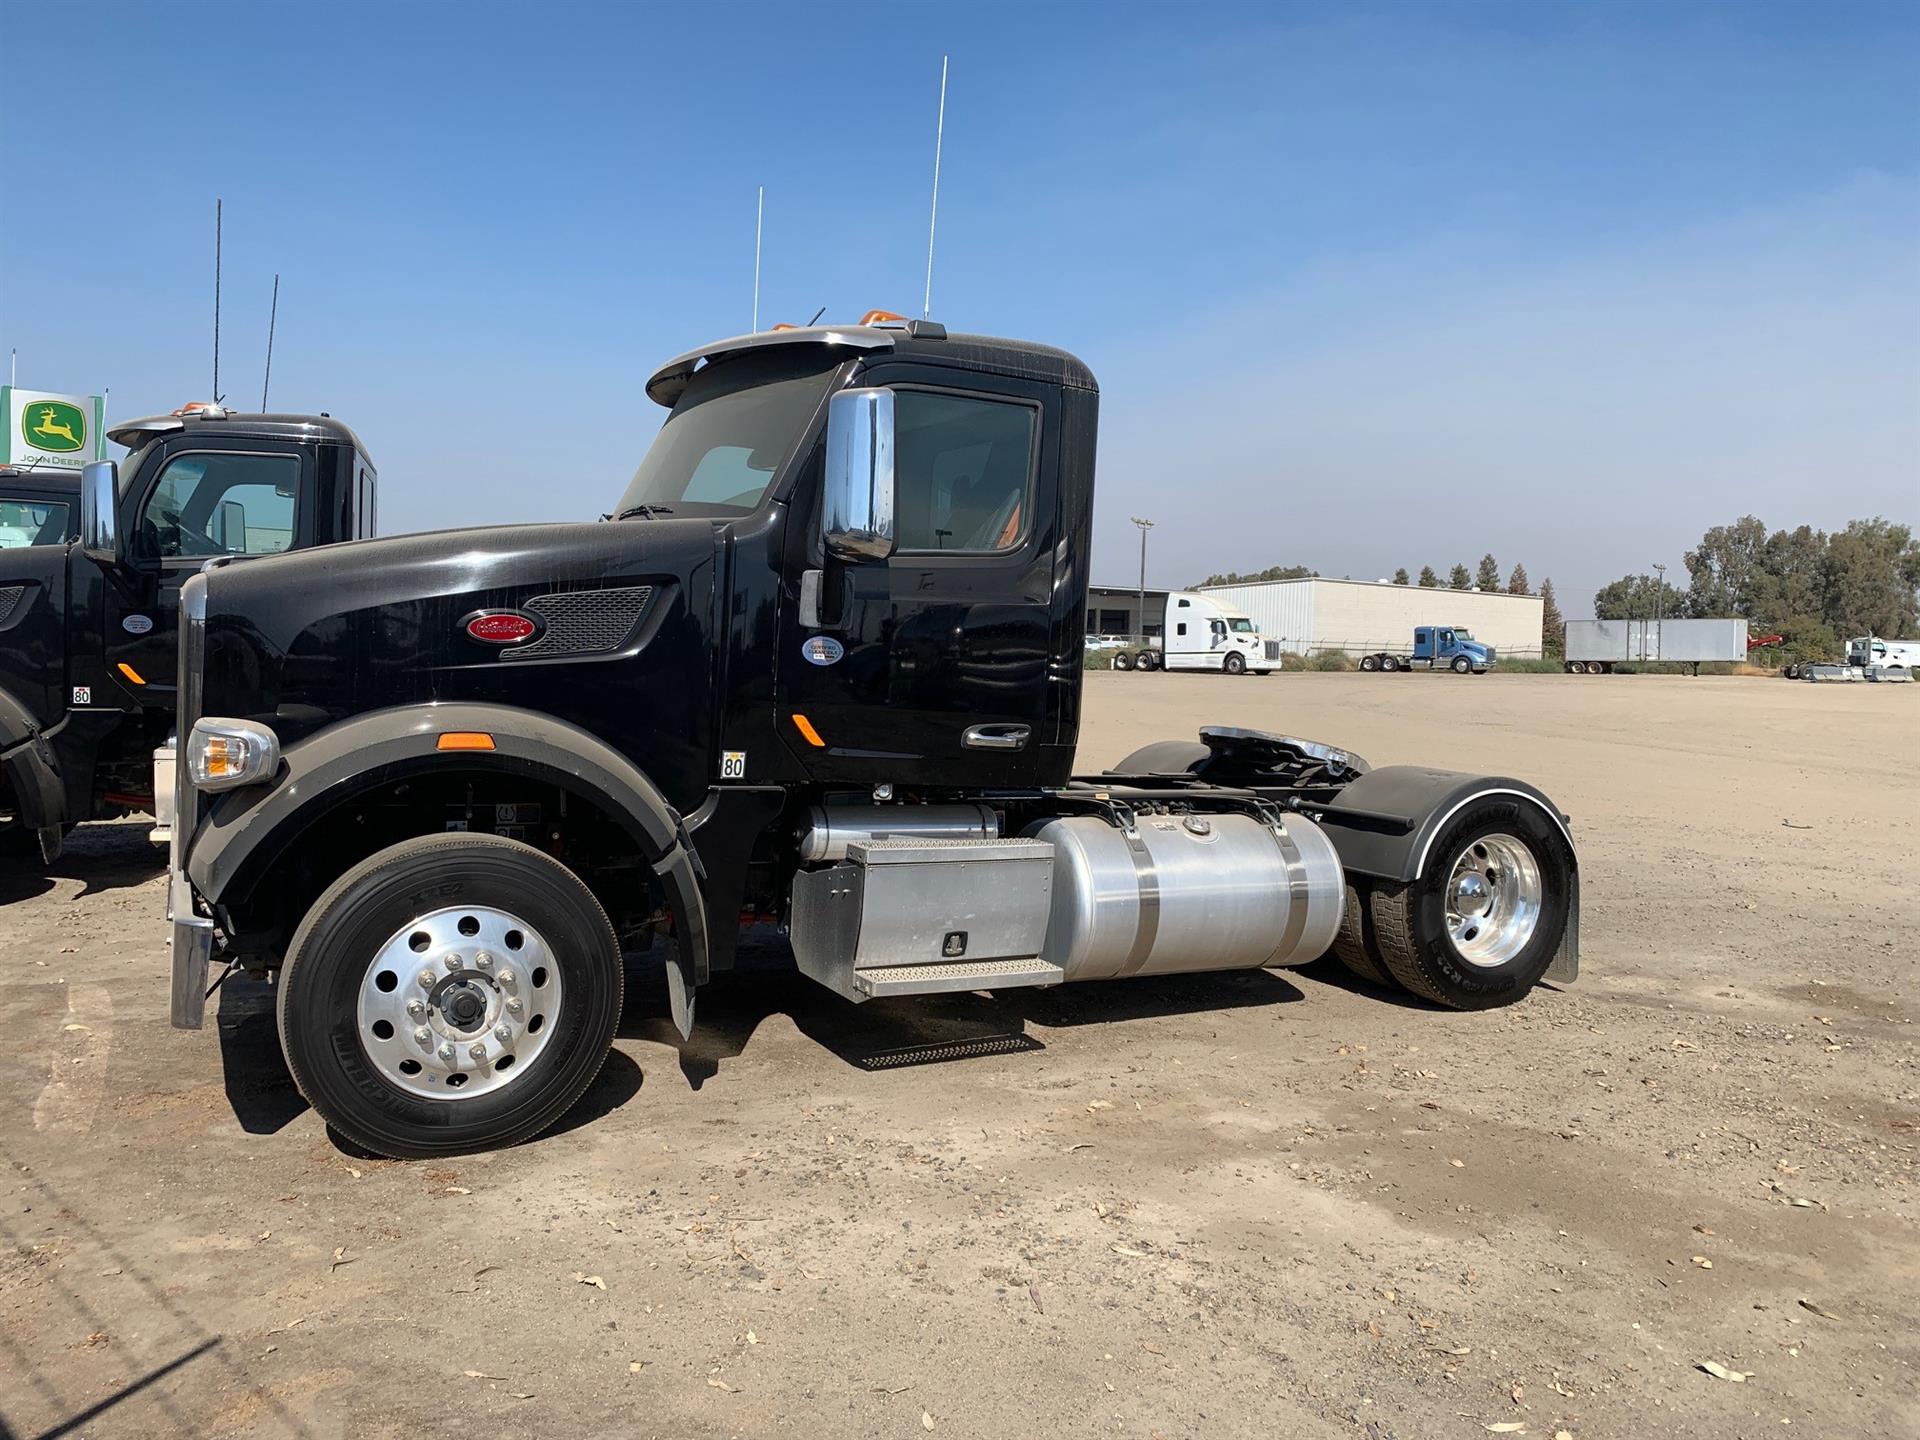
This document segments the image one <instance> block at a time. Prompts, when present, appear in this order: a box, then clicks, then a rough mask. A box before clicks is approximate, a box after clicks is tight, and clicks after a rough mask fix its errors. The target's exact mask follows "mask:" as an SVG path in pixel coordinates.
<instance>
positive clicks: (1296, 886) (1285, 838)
mask: <svg viewBox="0 0 1920 1440" xmlns="http://www.w3.org/2000/svg"><path fill="white" fill-rule="evenodd" d="M1267 828H1268V829H1269V831H1270V832H1271V833H1272V835H1273V843H1274V844H1276V845H1278V846H1279V847H1280V855H1281V858H1282V859H1284V860H1285V861H1286V862H1287V899H1288V904H1287V929H1286V933H1285V934H1284V935H1282V936H1281V937H1280V943H1279V945H1277V946H1276V947H1275V948H1274V952H1273V953H1274V954H1276V955H1291V954H1293V952H1294V951H1295V950H1296V949H1297V948H1298V947H1299V945H1300V937H1301V935H1303V934H1304V933H1305V932H1306V928H1307V891H1308V886H1307V866H1306V862H1305V861H1304V860H1302V859H1301V858H1300V847H1299V846H1298V845H1296V844H1294V843H1293V837H1292V836H1291V835H1289V834H1287V827H1286V825H1285V824H1284V823H1282V822H1281V821H1279V820H1275V821H1274V822H1273V823H1272V824H1271V825H1269V826H1268V827H1267Z"/></svg>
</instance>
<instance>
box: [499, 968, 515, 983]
mask: <svg viewBox="0 0 1920 1440" xmlns="http://www.w3.org/2000/svg"><path fill="white" fill-rule="evenodd" d="M519 982H520V977H519V976H518V975H516V974H514V973H513V971H511V970H502V971H501V972H500V983H501V984H502V985H517V984H518V983H519Z"/></svg>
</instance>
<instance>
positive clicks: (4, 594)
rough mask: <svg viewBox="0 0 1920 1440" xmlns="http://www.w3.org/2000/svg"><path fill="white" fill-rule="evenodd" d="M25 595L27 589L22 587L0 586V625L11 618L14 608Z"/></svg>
mask: <svg viewBox="0 0 1920 1440" xmlns="http://www.w3.org/2000/svg"><path fill="white" fill-rule="evenodd" d="M26 593H27V587H26V586H24V585H0V625H4V624H6V623H7V621H9V620H11V619H12V618H13V611H14V607H15V606H17V605H18V604H19V603H20V597H21V596H22V595H24V594H26Z"/></svg>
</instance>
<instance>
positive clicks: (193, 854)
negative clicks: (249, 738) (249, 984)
mask: <svg viewBox="0 0 1920 1440" xmlns="http://www.w3.org/2000/svg"><path fill="white" fill-rule="evenodd" d="M449 731H478V732H483V733H485V734H487V735H490V736H492V737H493V745H494V748H493V749H491V750H440V749H438V748H437V744H438V740H439V737H440V736H441V735H442V734H444V733H447V732H449ZM453 766H458V767H459V768H461V769H467V770H471V769H476V768H478V769H488V770H496V771H499V772H500V773H502V774H508V775H521V776H526V777H529V778H532V779H538V780H542V781H547V782H550V783H552V784H555V785H558V786H559V787H560V788H562V789H564V790H567V791H569V792H571V793H572V794H574V795H577V796H579V797H580V798H581V799H583V800H585V801H587V802H588V803H590V804H592V805H594V806H596V807H597V808H599V809H601V810H602V811H604V812H605V813H607V814H608V815H611V816H613V817H614V818H615V819H616V820H617V821H618V822H619V823H620V824H621V825H622V826H624V827H625V829H626V830H627V832H628V833H629V834H630V835H631V836H632V837H633V839H634V841H635V843H636V844H637V845H638V846H639V848H640V851H641V853H642V854H643V855H645V856H646V858H647V861H648V863H649V864H650V865H651V866H652V867H653V870H654V873H655V874H657V875H658V876H659V877H660V879H661V881H662V882H663V884H664V885H665V888H666V890H667V893H668V895H669V897H670V898H671V900H672V902H673V909H674V914H675V918H676V920H677V922H678V923H677V925H676V926H675V940H676V942H677V944H678V948H679V955H678V957H677V964H675V965H670V966H669V967H668V980H669V989H670V990H671V991H672V999H673V1009H674V1020H675V1023H676V1024H678V1025H679V1026H680V1028H681V1031H682V1033H683V1034H684V1033H685V1032H687V1031H688V1030H690V1029H691V1028H692V1023H693V988H694V987H695V986H696V985H698V984H699V983H700V982H701V981H704V980H705V979H706V977H707V968H708V955H709V942H708V924H707V914H706V907H705V904H704V902H703V899H702V896H701V892H700V877H699V874H698V867H697V864H696V862H695V860H694V856H693V851H692V849H691V847H690V846H689V844H688V843H687V838H686V829H685V826H684V824H683V823H682V820H681V817H680V814H679V812H678V811H676V810H675V809H674V808H673V807H672V806H671V805H669V804H668V803H667V801H666V799H665V797H664V796H662V795H661V793H660V791H659V789H658V787H656V786H655V785H654V783H653V782H652V781H651V780H649V779H648V778H647V776H646V774H645V773H644V772H642V771H641V770H640V768H639V767H638V766H636V765H635V764H634V763H633V762H632V761H631V760H629V759H627V757H626V756H624V755H622V754H621V753H620V752H619V751H617V750H615V749H614V748H613V747H612V746H610V745H608V744H607V743H606V742H605V741H603V740H601V739H600V738H599V737H598V736H595V735H593V734H591V733H589V732H588V731H586V730H583V729H581V728H580V727H579V726H577V725H571V724H568V723H567V722H566V721H564V720H556V719H554V718H553V717H552V716H550V715H542V714H540V713H538V712H537V711H532V710H523V709H519V708H517V707H514V706H507V705H485V704H472V703H464V702H460V703H453V704H426V705H402V706H396V707H394V708H392V709H387V710H374V711H369V712H368V713H367V714H364V715H356V716H353V717H352V718H351V719H347V720H343V721H341V722H340V723H338V724H336V725H330V726H328V727H327V728H326V729H324V730H320V731H318V732H316V733H315V734H312V735H310V736H308V737H307V738H306V739H304V740H300V741H297V742H296V743H294V744H292V745H289V746H288V747H287V748H286V751H285V752H284V754H283V755H282V757H281V770H280V773H279V777H278V779H277V780H276V781H275V783H274V784H272V785H271V786H268V787H257V786H256V787H249V788H247V789H244V790H236V791H233V792H231V793H229V794H226V795H223V796H220V797H218V798H217V799H215V801H214V802H213V803H212V804H211V805H210V806H209V807H208V810H207V815H206V818H205V819H204V820H203V821H202V822H201V823H200V825H199V826H198V827H197V828H196V829H195V831H194V833H193V834H192V836H191V837H187V838H186V846H185V851H186V860H185V866H184V868H185V870H186V874H187V877H188V878H189V879H190V880H191V881H192V882H193V885H194V888H195V889H196V890H198V891H199V892H200V894H201V895H202V896H203V897H205V898H206V900H207V901H208V902H210V903H211V904H215V905H218V904H219V903H220V902H221V900H222V898H223V897H225V896H229V895H232V896H244V895H246V894H248V893H250V892H251V890H252V889H253V888H254V887H255V886H256V885H258V884H260V883H262V882H264V881H265V880H266V879H267V877H268V876H269V875H270V873H271V871H272V867H273V865H274V863H275V862H276V861H277V860H278V859H279V857H280V856H281V855H282V854H284V853H285V852H286V850H287V848H288V846H289V845H291V844H292V843H293V841H294V840H295V839H297V838H298V837H299V835H301V834H302V833H303V832H304V831H305V830H306V829H307V828H308V827H309V826H310V825H312V824H313V822H314V821H316V820H317V819H319V818H320V817H321V816H323V815H326V814H328V813H330V812H332V811H333V810H335V809H336V808H338V807H339V806H341V805H344V804H347V803H349V802H351V801H353V800H355V799H357V798H359V797H360V796H362V795H365V794H367V793H369V792H370V791H373V790H374V789H376V788H378V787H380V786H383V785H389V784H392V783H394V782H395V781H398V780H403V779H407V778H409V777H412V776H416V775H423V774H428V773H431V772H432V771H433V770H435V769H439V768H445V767H453ZM676 972H677V973H676Z"/></svg>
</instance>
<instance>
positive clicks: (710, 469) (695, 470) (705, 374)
mask: <svg viewBox="0 0 1920 1440" xmlns="http://www.w3.org/2000/svg"><path fill="white" fill-rule="evenodd" d="M837 364H838V361H837V360H836V359H835V358H834V356H833V355H832V354H831V353H830V352H828V351H826V350H822V349H816V348H814V347H813V346H807V347H805V348H804V349H801V348H799V347H795V348H794V349H792V350H786V351H782V352H777V353H764V352H763V353H760V354H752V355H742V356H739V357H737V358H735V359H732V360H723V361H721V362H720V363H719V364H717V365H711V366H709V367H707V368H706V369H704V370H701V371H698V372H696V373H695V375H694V377H693V379H692V380H691V381H690V382H688V385H687V391H686V394H684V395H682V396H681V397H680V400H679V403H677V404H676V405H675V406H674V407H673V413H672V414H671V415H669V416H667V420H666V423H665V424H664V425H662V426H661V427H660V433H659V434H658V435H656V436H655V437H654V440H653V446H652V448H651V449H649V450H648V451H647V457H646V459H644V460H642V461H641V462H640V468H639V469H638V470H635V471H634V472H633V479H632V480H631V481H630V482H629V483H628V485H627V489H626V493H625V494H623V495H622V496H621V497H620V503H619V504H618V505H617V506H615V507H614V511H613V513H614V515H615V517H616V518H618V517H620V516H624V515H630V514H645V513H647V512H648V511H649V510H652V511H656V512H659V513H664V514H670V515H745V514H748V513H749V512H751V511H753V510H755V509H757V508H758V507H759V505H760V501H761V499H762V498H763V497H764V496H765V495H766V493H767V486H768V485H769V484H770V483H772V480H773V477H774V475H775V473H776V472H777V471H778V470H779V468H780V464H781V462H782V461H784V460H785V459H786V458H787V456H788V455H789V454H790V453H791V452H792V450H793V448H794V446H795V445H797V444H798V443H799V442H800V437H801V435H802V434H804V433H805V431H806V428H807V423H808V422H809V421H810V420H812V419H813V416H814V412H815V411H816V410H818V409H819V408H820V401H821V397H822V396H824V395H825V394H826V392H827V386H828V384H829V382H830V381H831V380H832V378H833V372H834V369H835V367H836V365H837Z"/></svg>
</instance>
